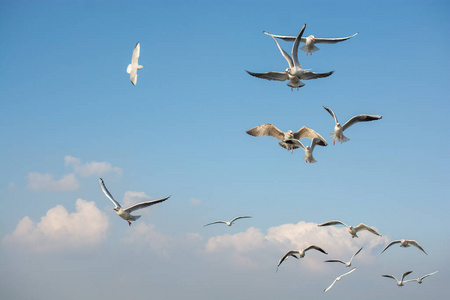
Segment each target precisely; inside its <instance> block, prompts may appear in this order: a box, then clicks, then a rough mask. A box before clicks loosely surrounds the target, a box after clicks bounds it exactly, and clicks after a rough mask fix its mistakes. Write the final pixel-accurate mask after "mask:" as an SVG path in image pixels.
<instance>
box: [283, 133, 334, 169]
mask: <svg viewBox="0 0 450 300" xmlns="http://www.w3.org/2000/svg"><path fill="white" fill-rule="evenodd" d="M283 143H286V144H288V145H293V146H294V147H296V148H298V147H300V148H302V149H303V150H305V157H303V159H304V160H305V162H307V163H315V162H317V160H316V159H315V158H314V157H313V154H312V153H313V150H314V147H316V145H319V146H326V145H328V143H327V142H326V141H325V140H324V139H323V138H322V137H320V138H318V137H315V138H313V139H311V145H310V146H306V147H305V146H304V145H303V144H302V142H300V141H299V140H296V139H290V140H283Z"/></svg>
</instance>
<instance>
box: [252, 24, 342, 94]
mask: <svg viewBox="0 0 450 300" xmlns="http://www.w3.org/2000/svg"><path fill="white" fill-rule="evenodd" d="M305 27H306V24H305V25H303V27H302V29H301V30H300V32H299V33H298V35H297V37H296V39H295V41H294V45H293V46H292V58H291V57H290V56H289V54H287V52H286V51H284V50H283V49H282V48H281V46H280V44H278V41H277V40H276V39H275V38H274V37H273V36H272V38H273V40H274V41H275V43H277V46H278V49H280V51H281V54H282V55H283V57H284V58H285V59H286V60H287V62H288V64H289V68H287V69H286V71H285V72H266V73H253V72H249V71H247V73H248V74H250V75H252V76H254V77H258V78H262V79H267V80H277V81H285V80H289V82H288V83H287V85H288V86H289V87H291V90H292V89H293V88H297V90H298V89H299V88H301V87H302V86H304V85H305V84H304V83H303V82H301V81H300V80H309V79H316V78H323V77H328V76H330V75H331V74H333V72H334V71H331V72H328V73H314V72H310V71H307V70H304V69H302V65H301V64H300V63H299V61H298V45H299V43H300V40H301V37H302V35H303V32H304V31H305ZM269 35H270V34H269Z"/></svg>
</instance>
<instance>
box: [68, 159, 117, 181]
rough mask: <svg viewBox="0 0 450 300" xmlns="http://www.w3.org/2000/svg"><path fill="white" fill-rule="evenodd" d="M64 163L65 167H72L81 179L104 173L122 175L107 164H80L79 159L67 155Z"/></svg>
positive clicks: (115, 168)
mask: <svg viewBox="0 0 450 300" xmlns="http://www.w3.org/2000/svg"><path fill="white" fill-rule="evenodd" d="M64 163H65V165H66V166H71V167H73V169H74V171H75V173H76V174H79V175H80V176H82V177H89V176H102V175H104V174H106V173H116V174H117V175H122V169H121V168H118V167H113V166H112V165H111V164H110V163H109V162H105V161H101V162H98V161H92V162H90V163H84V164H82V163H81V159H79V158H77V157H73V156H70V155H67V156H65V157H64Z"/></svg>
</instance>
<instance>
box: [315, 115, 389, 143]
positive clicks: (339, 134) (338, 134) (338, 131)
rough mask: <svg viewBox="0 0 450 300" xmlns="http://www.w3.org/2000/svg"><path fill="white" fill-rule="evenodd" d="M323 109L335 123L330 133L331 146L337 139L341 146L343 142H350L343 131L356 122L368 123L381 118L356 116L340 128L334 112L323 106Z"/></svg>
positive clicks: (376, 116)
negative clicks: (332, 131)
mask: <svg viewBox="0 0 450 300" xmlns="http://www.w3.org/2000/svg"><path fill="white" fill-rule="evenodd" d="M323 108H325V109H326V111H327V112H329V113H330V115H331V116H332V117H333V118H334V121H335V123H336V125H335V126H334V133H330V136H331V137H332V138H333V145H334V143H335V142H336V140H337V139H339V140H340V141H341V144H342V143H343V142H347V141H349V140H350V139H349V138H347V137H346V136H344V130H346V129H347V128H349V127H350V126H352V125H353V124H356V123H358V122H368V121H374V120H379V119H381V118H382V116H378V115H358V116H354V117H353V118H351V119H350V120H348V121H347V122H346V123H345V124H344V125H343V126H341V124H340V123H339V122H338V119H337V117H336V115H335V114H334V112H333V111H332V110H331V109H330V108H328V107H326V106H324V107H323Z"/></svg>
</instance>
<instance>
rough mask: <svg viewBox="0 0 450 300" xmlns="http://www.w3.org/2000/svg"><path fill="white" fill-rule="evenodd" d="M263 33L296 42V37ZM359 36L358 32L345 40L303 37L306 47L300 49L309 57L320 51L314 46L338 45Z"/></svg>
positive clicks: (302, 40) (312, 36) (311, 36)
mask: <svg viewBox="0 0 450 300" xmlns="http://www.w3.org/2000/svg"><path fill="white" fill-rule="evenodd" d="M263 32H264V33H265V34H267V35H270V36H272V37H275V38H277V39H281V40H284V41H287V42H294V41H295V36H285V35H275V34H270V33H268V32H265V31H263ZM357 34H358V32H357V33H355V34H354V35H351V36H347V37H343V38H316V37H315V36H314V35H310V36H308V37H307V38H304V37H302V38H301V40H300V42H302V43H305V44H306V45H304V46H303V47H300V49H301V50H303V51H305V52H306V55H308V53H309V54H311V55H312V53H313V52H316V51H317V50H320V49H319V48H317V47H316V46H315V45H314V44H336V43H339V42H343V41H346V40H348V39H350V38H352V37H354V36H355V35H357Z"/></svg>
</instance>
